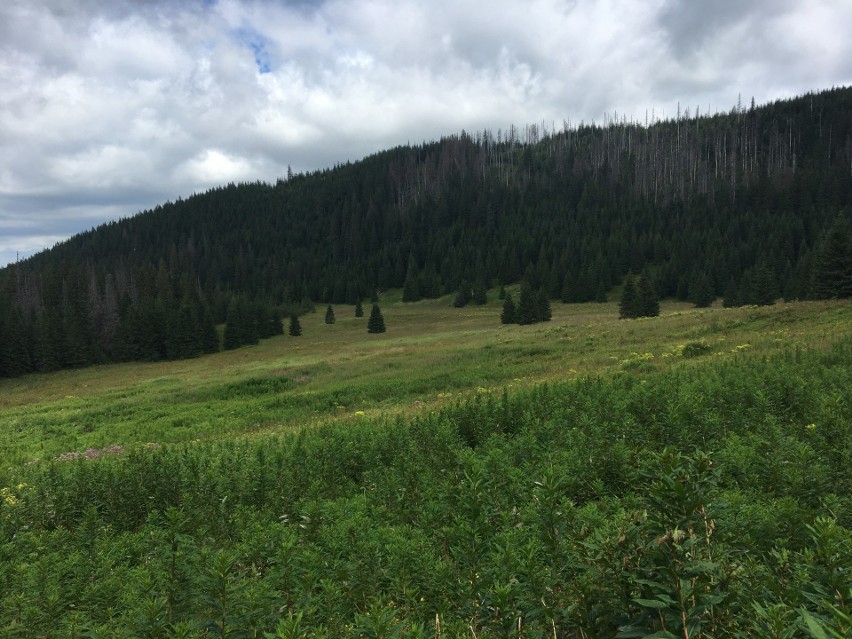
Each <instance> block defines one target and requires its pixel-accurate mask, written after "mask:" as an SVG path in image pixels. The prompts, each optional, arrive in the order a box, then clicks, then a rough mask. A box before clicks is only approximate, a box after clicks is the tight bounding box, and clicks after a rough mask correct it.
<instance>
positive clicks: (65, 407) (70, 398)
mask: <svg viewBox="0 0 852 639" xmlns="http://www.w3.org/2000/svg"><path fill="white" fill-rule="evenodd" d="M496 297H497V296H496V293H495V292H494V291H492V292H491V294H490V299H491V301H490V302H489V303H488V304H486V305H484V306H468V307H466V308H462V309H456V308H453V307H452V305H451V302H452V297H444V298H441V299H438V300H428V301H423V302H418V303H415V304H403V303H401V302H400V301H399V293H398V292H390V293H388V294H387V295H386V296H385V297H384V298H383V299H382V300H381V305H382V312H383V314H384V316H385V323H386V325H387V328H388V330H387V333H384V334H382V335H369V334H367V332H366V321H367V318H366V317H363V318H355V317H354V311H353V308H352V307H348V306H343V305H339V306H336V307H335V313H336V316H337V322H336V323H335V324H333V325H327V324H325V323H324V321H323V313H322V312H320V311H321V310H323V309H320V310H318V311H317V312H316V313H312V314H309V315H307V316H305V317H303V318H302V320H301V324H302V329H303V333H302V336H301V337H298V338H293V337H289V336H282V337H279V338H273V339H270V340H266V341H264V342H261V344H260V345H258V346H255V347H249V348H243V349H239V350H236V351H230V352H225V353H219V354H216V355H212V356H206V357H201V358H198V359H194V360H184V361H177V362H159V363H145V364H139V363H133V364H116V365H108V366H98V367H92V368H87V369H84V370H76V371H61V372H57V373H52V374H48V375H30V376H27V377H23V378H19V379H13V380H0V459H2V460H3V462H2V463H3V464H4V465H6V466H10V465H15V464H20V463H26V462H28V461H30V460H32V459H36V458H50V457H55V456H57V455H59V454H61V453H63V452H69V451H79V450H84V449H86V448H88V447H94V448H101V447H106V446H110V445H114V444H121V445H125V446H133V445H141V444H144V443H149V442H156V443H172V442H187V441H194V440H206V441H209V440H215V439H218V438H222V437H233V436H251V435H253V434H257V433H275V432H283V431H286V430H289V429H293V428H298V427H303V426H310V425H314V424H318V423H324V422H329V421H336V420H347V419H358V418H359V417H361V416H374V415H377V414H380V415H395V414H399V413H406V414H407V413H411V412H415V411H422V410H433V409H434V408H435V407H437V406H439V405H441V404H443V403H446V402H451V401H454V400H455V399H456V398H458V397H459V396H465V395H471V394H476V393H487V392H492V391H495V390H500V389H502V388H507V387H508V388H518V387H527V386H530V385H533V384H536V383H538V382H542V381H549V380H559V379H570V378H573V377H577V376H583V375H589V374H610V373H627V374H633V375H646V374H652V373H654V372H656V371H660V370H664V369H667V368H670V367H673V366H691V365H694V364H695V363H696V362H701V361H706V360H707V359H708V358H717V359H721V360H724V359H729V358H735V357H738V356H739V354H740V353H742V352H744V351H748V352H750V353H756V354H761V355H763V354H765V355H769V354H771V353H773V352H777V351H780V350H785V349H795V348H797V347H810V348H820V347H823V346H827V345H829V344H831V343H832V342H834V341H836V340H837V339H838V338H840V337H842V336H843V335H845V334H846V333H847V332H848V329H849V326H852V306H851V305H850V304H848V303H844V302H797V303H791V304H784V303H779V304H777V305H775V306H770V307H761V308H754V307H751V308H738V309H724V308H721V307H720V306H716V307H712V308H709V309H700V310H699V309H693V308H691V306H690V305H688V304H683V303H677V302H663V304H662V305H661V315H660V317H658V318H651V319H640V320H621V321H620V320H618V319H617V316H618V311H617V306H616V304H615V303H606V304H577V305H563V304H558V303H557V304H554V306H553V319H552V320H551V321H550V322H547V323H543V324H536V325H532V326H523V327H521V326H502V325H500V323H499V313H500V307H501V302H499V301H498V300H497V299H496ZM684 349H686V353H685V352H684ZM685 355H686V356H685Z"/></svg>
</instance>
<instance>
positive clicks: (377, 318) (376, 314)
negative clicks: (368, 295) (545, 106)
mask: <svg viewBox="0 0 852 639" xmlns="http://www.w3.org/2000/svg"><path fill="white" fill-rule="evenodd" d="M367 332H368V333H384V332H385V318H384V317H383V316H382V311H381V309H380V308H379V305H378V304H373V310H372V311H370V319H369V320H367Z"/></svg>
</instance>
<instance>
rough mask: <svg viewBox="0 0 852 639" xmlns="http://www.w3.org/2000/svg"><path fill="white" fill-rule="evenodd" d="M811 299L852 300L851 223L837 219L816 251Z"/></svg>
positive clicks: (840, 217) (841, 218) (840, 218)
mask: <svg viewBox="0 0 852 639" xmlns="http://www.w3.org/2000/svg"><path fill="white" fill-rule="evenodd" d="M812 296H813V297H814V298H816V299H829V298H838V297H839V298H850V297H852V224H850V223H849V220H848V219H847V218H846V217H844V216H840V215H839V216H838V217H837V218H836V219H835V220H834V223H833V224H832V225H831V227H830V228H829V229H828V232H827V233H826V235H825V238H824V239H823V240H822V242H821V243H820V244H819V246H818V247H817V250H816V263H815V265H814V271H813V284H812Z"/></svg>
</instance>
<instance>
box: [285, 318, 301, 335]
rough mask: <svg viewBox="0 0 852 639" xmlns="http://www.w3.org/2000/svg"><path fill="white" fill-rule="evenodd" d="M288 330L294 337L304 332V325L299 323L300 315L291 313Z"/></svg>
mask: <svg viewBox="0 0 852 639" xmlns="http://www.w3.org/2000/svg"><path fill="white" fill-rule="evenodd" d="M287 332H288V333H290V335H291V336H292V337H299V335H301V334H302V325H301V324H300V323H299V316H298V315H296V314H295V313H293V314H291V315H290V328H289V329H288V331H287Z"/></svg>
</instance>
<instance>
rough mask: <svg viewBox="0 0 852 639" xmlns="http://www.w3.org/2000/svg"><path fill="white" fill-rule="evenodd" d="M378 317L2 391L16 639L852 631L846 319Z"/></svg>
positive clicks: (670, 311)
mask: <svg viewBox="0 0 852 639" xmlns="http://www.w3.org/2000/svg"><path fill="white" fill-rule="evenodd" d="M380 303H381V306H382V311H383V314H384V318H385V324H386V326H387V332H386V333H384V334H379V335H370V334H368V333H367V331H366V320H367V318H366V317H362V318H355V317H354V310H353V308H352V307H346V306H336V307H335V314H336V323H335V324H332V325H327V324H325V323H324V321H323V315H324V313H323V311H324V309H321V308H318V309H317V312H316V313H311V314H308V315H306V316H304V317H303V318H301V324H302V329H303V332H302V335H301V336H300V337H290V336H282V337H276V338H272V339H269V340H265V341H262V342H261V343H260V344H259V345H257V346H254V347H248V348H242V349H238V350H234V351H229V352H224V353H219V354H216V355H211V356H206V357H201V358H197V359H193V360H185V361H174V362H158V363H149V364H138V363H134V364H122V365H109V366H100V367H92V368H86V369H82V370H73V371H61V372H57V373H53V374H50V375H31V376H27V377H23V378H19V379H10V380H8V379H7V380H2V381H0V637H27V638H33V639H35V638H41V637H69V638H72V637H73V638H90V637H92V638H94V637H115V638H122V639H123V638H126V637H127V638H129V637H151V638H155V637H156V638H168V639H173V638H174V639H177V638H191V637H194V638H205V639H206V638H212V637H231V638H234V639H236V638H242V637H265V638H272V639H293V638H301V639H305V638H308V637H316V638H319V637H344V638H349V637H351V638H353V639H354V638H362V637H373V638H401V637H414V638H419V637H430V638H431V637H434V638H436V639H442V638H454V637H469V638H471V639H486V638H495V637H517V638H521V637H529V638H539V637H541V638H545V637H546V638H561V637H578V638H583V639H588V638H591V637H607V638H609V637H611V638H616V637H658V638H672V637H675V638H679V637H682V638H684V639H704V638H711V637H732V638H734V637H738V638H741V637H779V638H781V637H784V638H798V637H804V638H807V637H811V638H816V639H823V638H824V637H828V638H832V639H837V638H839V637H848V636H852V620H851V619H852V617H850V615H852V578H850V571H849V568H850V566H852V514H850V513H852V498H850V495H852V471H850V468H852V436H850V424H852V399H850V398H852V338H850V331H849V329H850V326H852V305H850V304H849V303H848V302H842V301H824V302H796V303H789V304H787V303H777V304H775V305H773V306H764V307H743V308H732V309H726V308H722V307H721V306H714V307H711V308H708V309H694V308H692V307H690V306H689V305H687V304H680V303H674V302H665V301H664V302H663V303H662V305H661V314H660V316H659V317H656V318H650V319H639V320H618V319H617V316H618V309H617V306H616V304H614V303H604V304H577V305H561V304H557V305H554V307H553V318H552V320H551V321H549V322H545V323H540V324H534V325H530V326H516V325H510V326H503V325H500V323H499V313H500V306H501V303H500V302H499V301H498V300H497V299H496V294H495V292H494V291H492V292H491V301H490V302H489V303H488V304H486V305H484V306H468V307H465V308H461V309H457V308H453V307H452V306H451V298H442V299H438V300H430V301H424V302H418V303H413V304H403V303H402V302H401V301H399V294H398V293H397V292H389V293H387V294H386V295H385V296H384V297H383V298H382V299H381V301H380ZM87 450H88V451H89V452H88V453H86V451H87Z"/></svg>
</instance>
